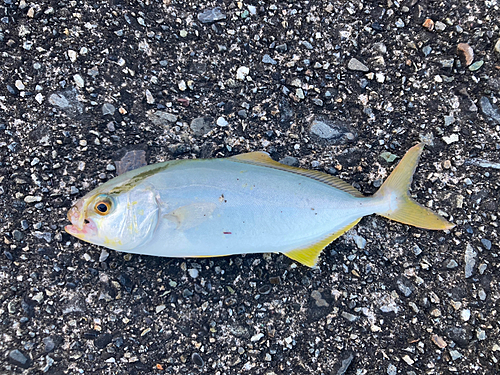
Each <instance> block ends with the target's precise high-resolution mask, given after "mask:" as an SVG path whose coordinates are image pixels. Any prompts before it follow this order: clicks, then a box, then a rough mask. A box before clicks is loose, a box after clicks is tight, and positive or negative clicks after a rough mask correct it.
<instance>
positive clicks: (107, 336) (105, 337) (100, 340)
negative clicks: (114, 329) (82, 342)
mask: <svg viewBox="0 0 500 375" xmlns="http://www.w3.org/2000/svg"><path fill="white" fill-rule="evenodd" d="M111 340H113V336H112V335H111V333H102V334H100V335H99V336H97V338H96V339H95V340H94V345H95V346H96V347H97V348H98V349H104V348H105V347H106V346H108V344H109V343H110V342H111Z"/></svg>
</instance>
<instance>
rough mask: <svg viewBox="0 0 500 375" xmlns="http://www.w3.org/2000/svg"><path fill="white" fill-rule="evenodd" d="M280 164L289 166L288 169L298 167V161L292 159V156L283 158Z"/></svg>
mask: <svg viewBox="0 0 500 375" xmlns="http://www.w3.org/2000/svg"><path fill="white" fill-rule="evenodd" d="M280 163H281V164H285V165H289V166H290V167H298V166H299V161H298V159H297V158H294V157H293V156H285V157H284V158H283V159H281V160H280Z"/></svg>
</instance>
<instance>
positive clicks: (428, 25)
mask: <svg viewBox="0 0 500 375" xmlns="http://www.w3.org/2000/svg"><path fill="white" fill-rule="evenodd" d="M422 26H423V27H425V28H426V29H427V30H429V31H432V30H434V21H433V20H431V19H430V18H427V19H426V20H425V21H424V23H423V24H422Z"/></svg>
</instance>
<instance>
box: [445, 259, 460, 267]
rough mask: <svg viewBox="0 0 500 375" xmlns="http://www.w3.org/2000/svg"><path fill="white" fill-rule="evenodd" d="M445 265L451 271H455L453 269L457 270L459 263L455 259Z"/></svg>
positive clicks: (449, 260)
mask: <svg viewBox="0 0 500 375" xmlns="http://www.w3.org/2000/svg"><path fill="white" fill-rule="evenodd" d="M444 265H445V267H446V268H449V269H453V268H457V267H458V263H457V262H456V261H455V260H454V259H448V260H447V261H446V262H445V263H444Z"/></svg>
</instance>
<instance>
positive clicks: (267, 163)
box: [230, 151, 363, 198]
mask: <svg viewBox="0 0 500 375" xmlns="http://www.w3.org/2000/svg"><path fill="white" fill-rule="evenodd" d="M230 159H233V160H234V161H239V162H241V163H247V164H253V165H260V166H264V167H269V168H274V169H279V170H281V171H287V172H291V173H295V174H298V175H300V176H305V177H309V178H312V179H313V180H316V181H320V182H323V183H325V184H327V185H330V186H332V187H334V188H337V189H339V190H342V191H345V192H346V193H349V194H351V195H353V196H355V197H359V198H361V197H363V194H361V193H360V192H359V191H358V190H356V189H355V188H353V187H352V186H351V185H349V184H348V183H347V182H345V181H342V180H341V179H340V178H338V177H335V176H331V175H329V174H326V173H324V172H320V171H315V170H309V169H303V168H297V167H291V166H289V165H285V164H281V163H278V162H277V161H274V160H273V159H271V157H270V156H269V154H268V153H267V152H263V151H256V152H249V153H246V154H241V155H236V156H232V157H231V158H230Z"/></svg>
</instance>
